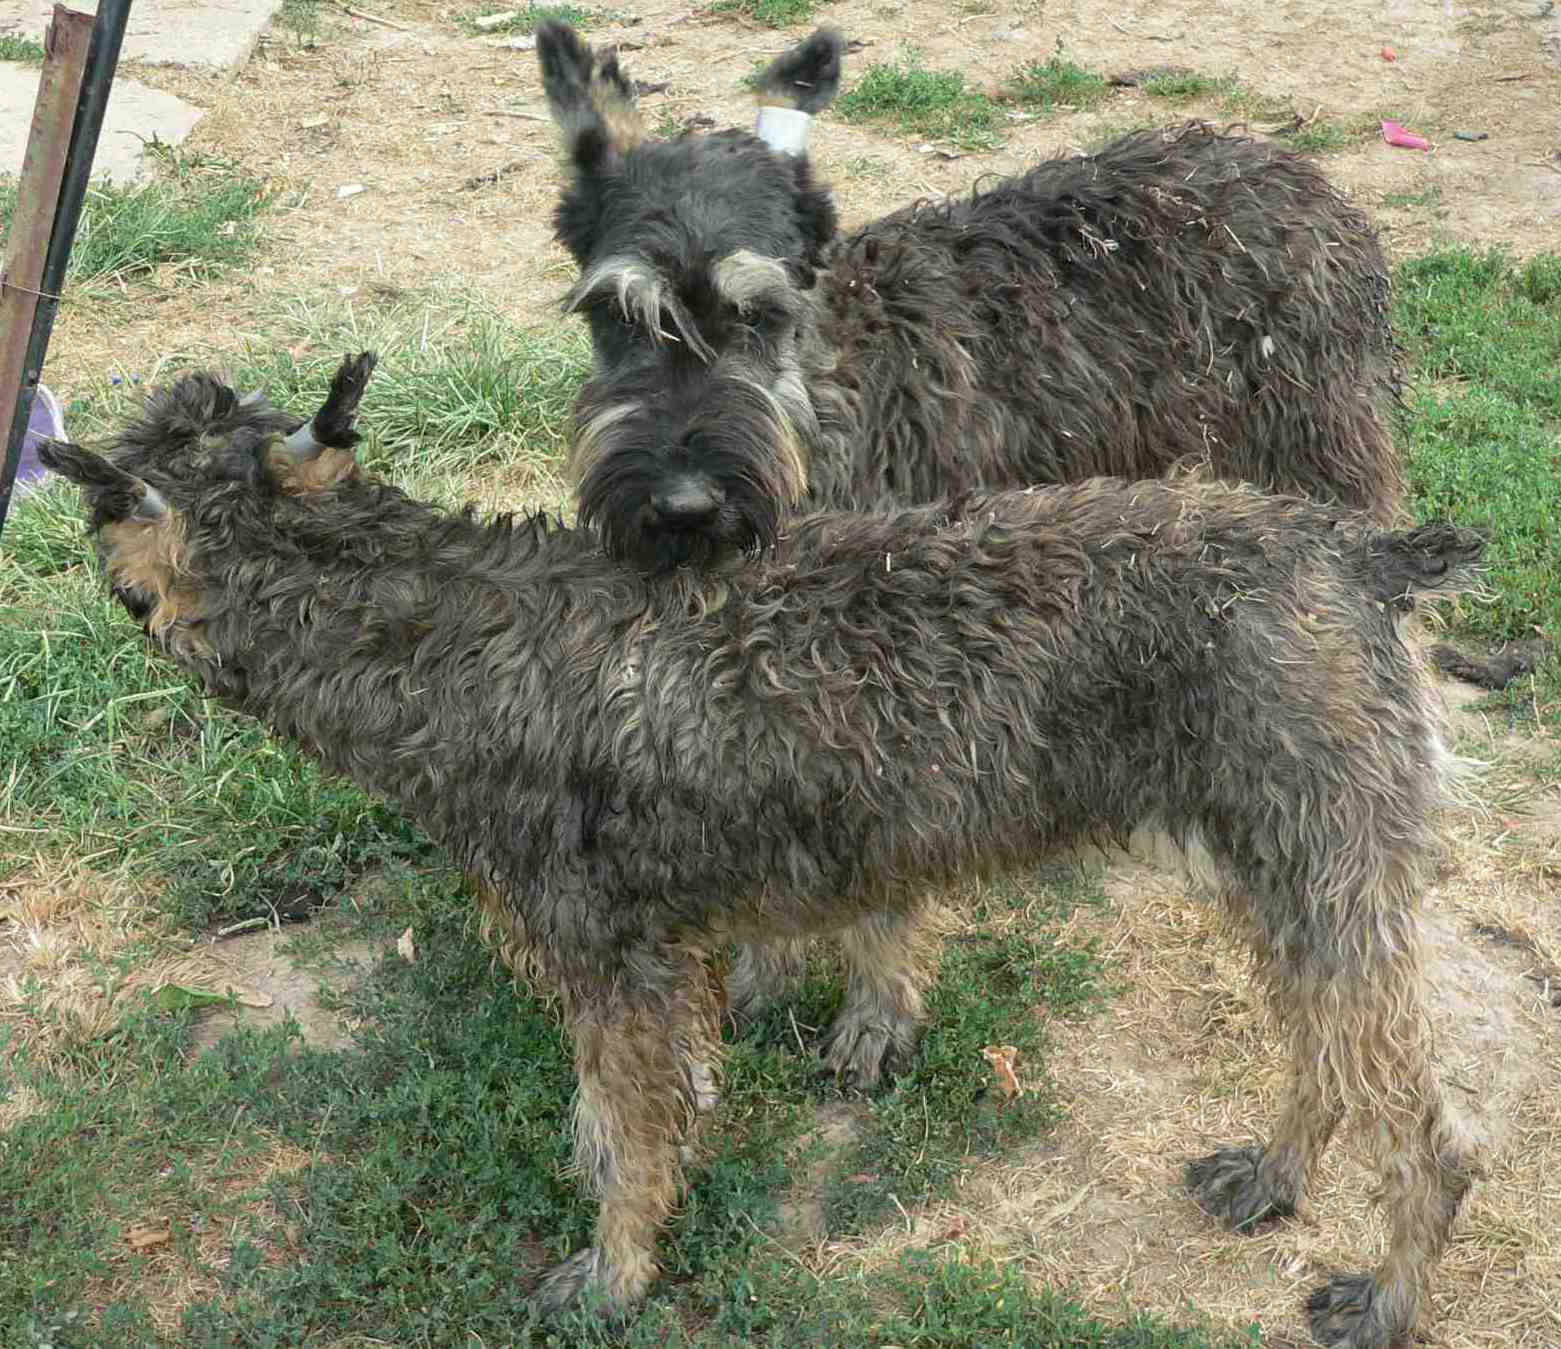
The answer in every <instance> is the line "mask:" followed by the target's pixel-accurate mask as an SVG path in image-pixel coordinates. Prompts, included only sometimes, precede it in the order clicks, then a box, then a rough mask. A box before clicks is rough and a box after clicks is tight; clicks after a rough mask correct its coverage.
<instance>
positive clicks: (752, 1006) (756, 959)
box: [726, 937, 807, 1030]
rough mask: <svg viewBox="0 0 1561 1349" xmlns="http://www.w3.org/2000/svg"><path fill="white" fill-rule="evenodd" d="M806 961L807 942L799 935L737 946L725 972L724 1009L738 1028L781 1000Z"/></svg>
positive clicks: (744, 1027) (745, 1026) (744, 1026)
mask: <svg viewBox="0 0 1561 1349" xmlns="http://www.w3.org/2000/svg"><path fill="white" fill-rule="evenodd" d="M806 963H807V944H806V943H805V942H804V941H802V940H801V939H799V938H794V937H773V938H767V939H765V940H763V941H751V942H748V943H747V944H746V945H743V946H740V947H738V949H737V954H736V955H735V956H734V957H733V959H732V966H731V969H729V970H728V971H727V974H726V1010H727V1012H728V1013H730V1015H731V1017H732V1019H733V1020H734V1021H735V1022H736V1023H737V1026H738V1029H739V1030H742V1029H746V1028H747V1027H748V1026H749V1025H750V1024H751V1023H752V1022H753V1020H754V1019H755V1018H756V1017H757V1016H758V1015H759V1014H760V1013H761V1012H763V1011H764V1010H765V1008H766V1007H769V1006H771V1005H772V1004H774V1003H777V1002H781V1001H783V1000H784V999H785V997H786V996H787V994H788V993H790V991H791V989H792V987H793V985H794V984H795V983H796V982H797V980H798V979H799V978H801V976H802V971H803V968H804V966H805V965H806Z"/></svg>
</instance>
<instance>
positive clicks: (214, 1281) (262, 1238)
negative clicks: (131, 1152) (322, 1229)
mask: <svg viewBox="0 0 1561 1349" xmlns="http://www.w3.org/2000/svg"><path fill="white" fill-rule="evenodd" d="M320 1160H321V1159H320V1158H318V1157H315V1156H313V1155H312V1154H311V1153H309V1152H306V1151H304V1149H302V1148H299V1147H296V1146H294V1145H293V1144H291V1143H287V1142H285V1141H284V1142H277V1143H275V1144H273V1145H272V1146H270V1147H269V1148H266V1149H265V1150H263V1151H262V1152H260V1153H258V1154H257V1155H254V1156H251V1157H248V1158H246V1159H245V1160H244V1161H243V1162H242V1163H239V1164H237V1165H225V1163H224V1161H223V1159H222V1158H220V1157H219V1158H215V1159H212V1164H211V1169H210V1173H209V1174H208V1175H206V1176H204V1177H203V1178H202V1181H203V1183H202V1184H200V1185H198V1186H197V1187H196V1190H195V1191H194V1194H195V1196H196V1201H197V1203H198V1204H199V1207H198V1208H195V1207H193V1206H192V1208H191V1210H190V1211H191V1212H197V1213H199V1214H200V1215H201V1216H200V1217H198V1218H197V1219H195V1220H193V1221H192V1220H190V1219H188V1218H186V1217H185V1216H184V1215H183V1214H175V1213H147V1214H145V1215H143V1217H142V1220H141V1221H140V1222H139V1223H137V1224H135V1225H133V1226H132V1227H131V1228H130V1229H129V1230H128V1231H127V1232H126V1234H125V1240H124V1241H123V1242H122V1243H121V1245H120V1247H119V1248H118V1249H116V1250H114V1251H111V1252H105V1253H104V1254H105V1255H106V1258H107V1262H108V1264H109V1265H110V1267H111V1269H112V1271H113V1272H112V1273H111V1274H108V1275H103V1276H99V1277H97V1278H95V1279H93V1280H92V1281H91V1283H90V1284H89V1289H90V1293H89V1296H90V1297H91V1298H92V1300H93V1301H94V1302H96V1303H97V1304H98V1305H100V1306H102V1305H107V1304H110V1303H112V1302H116V1301H121V1300H123V1299H125V1298H126V1297H127V1296H129V1295H131V1294H139V1295H140V1296H141V1297H144V1298H145V1299H146V1303H147V1308H148V1312H149V1314H150V1316H151V1320H152V1323H153V1325H154V1326H155V1327H156V1329H157V1331H158V1333H159V1334H160V1335H162V1336H164V1337H166V1339H167V1341H168V1342H169V1343H177V1342H178V1339H179V1337H180V1334H181V1332H182V1330H183V1327H184V1313H185V1311H186V1310H187V1309H188V1308H190V1307H192V1306H194V1305H196V1304H197V1303H211V1302H213V1301H216V1302H219V1303H220V1302H223V1301H225V1300H226V1296H227V1295H226V1292H225V1290H224V1288H223V1278H222V1275H223V1271H225V1270H226V1269H227V1268H228V1265H229V1264H230V1263H231V1260H232V1252H233V1248H234V1246H235V1244H236V1243H237V1242H238V1241H239V1240H241V1239H242V1240H245V1241H247V1242H249V1243H250V1244H251V1245H253V1246H255V1247H257V1248H258V1249H259V1250H260V1252H261V1255H262V1258H263V1259H264V1260H265V1262H266V1263H267V1264H271V1265H282V1264H286V1263H288V1262H289V1261H293V1260H296V1259H297V1258H298V1251H297V1244H298V1227H297V1223H296V1221H295V1220H289V1219H288V1218H287V1217H286V1216H285V1215H284V1214H283V1213H282V1212H281V1211H280V1210H279V1209H278V1208H277V1206H276V1203H275V1201H274V1200H273V1198H272V1197H271V1195H269V1194H267V1193H265V1192H264V1187H265V1185H266V1182H267V1181H269V1180H271V1179H272V1177H275V1176H292V1175H295V1174H297V1173H299V1172H301V1171H303V1170H305V1169H306V1168H308V1167H310V1166H313V1165H316V1164H317V1163H318V1162H319V1161H320ZM202 1200H204V1202H201V1201H202ZM212 1212H217V1213H220V1214H221V1215H222V1220H221V1221H213V1220H211V1219H209V1218H207V1217H205V1215H206V1214H209V1213H212Z"/></svg>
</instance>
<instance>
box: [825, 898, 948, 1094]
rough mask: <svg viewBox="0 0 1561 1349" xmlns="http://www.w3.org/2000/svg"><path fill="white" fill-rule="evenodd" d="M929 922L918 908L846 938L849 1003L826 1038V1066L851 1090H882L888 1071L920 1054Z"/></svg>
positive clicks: (880, 916)
mask: <svg viewBox="0 0 1561 1349" xmlns="http://www.w3.org/2000/svg"><path fill="white" fill-rule="evenodd" d="M926 919H927V910H926V908H925V906H923V905H917V906H916V907H914V908H912V909H911V910H909V911H907V912H904V913H890V912H885V913H876V914H872V915H869V916H868V917H866V918H863V919H860V920H859V921H857V922H856V923H853V924H852V925H851V926H850V927H848V928H846V929H845V930H844V931H843V932H842V933H841V934H840V945H841V948H842V950H843V951H844V953H845V958H846V968H847V971H848V973H847V980H848V982H847V986H846V1002H845V1006H844V1007H843V1008H841V1010H840V1014H839V1015H838V1016H836V1017H835V1022H834V1025H832V1026H831V1027H830V1029H829V1034H828V1036H827V1037H826V1043H825V1047H824V1067H825V1068H826V1069H828V1070H829V1071H830V1072H832V1073H834V1074H835V1076H836V1077H837V1078H839V1079H840V1080H841V1082H843V1083H845V1084H846V1085H849V1086H854V1087H859V1088H863V1089H866V1088H870V1087H873V1086H876V1085H877V1083H878V1081H879V1079H880V1078H881V1077H882V1076H883V1073H884V1070H885V1069H886V1068H888V1067H891V1066H892V1065H893V1064H894V1063H895V1062H899V1063H901V1064H903V1063H905V1062H906V1061H907V1060H908V1059H909V1058H910V1056H911V1054H912V1053H913V1052H914V1051H915V1048H916V1041H917V1039H918V1038H919V1036H920V1034H921V1023H922V1018H923V1011H922V989H923V988H924V987H925V986H926V981H927V973H926V962H925V959H924V956H923V950H922V948H923V946H924V945H925V944H926V932H927V929H928V927H929V926H930V925H929V924H928V923H927V921H926Z"/></svg>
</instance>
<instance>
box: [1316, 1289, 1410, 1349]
mask: <svg viewBox="0 0 1561 1349" xmlns="http://www.w3.org/2000/svg"><path fill="white" fill-rule="evenodd" d="M1380 1307H1381V1303H1380V1302H1379V1300H1378V1297H1377V1281H1376V1280H1375V1279H1374V1278H1372V1277H1371V1275H1369V1274H1339V1275H1336V1276H1335V1277H1333V1278H1331V1279H1329V1280H1328V1282H1327V1283H1325V1284H1323V1285H1322V1286H1321V1287H1320V1288H1317V1289H1315V1290H1314V1291H1313V1292H1312V1295H1311V1296H1310V1297H1309V1298H1307V1299H1306V1319H1307V1323H1308V1324H1309V1325H1310V1326H1311V1329H1312V1334H1313V1336H1315V1337H1316V1339H1317V1342H1318V1343H1319V1344H1326V1345H1329V1346H1336V1347H1337V1349H1388V1346H1389V1345H1392V1344H1393V1343H1394V1342H1395V1338H1396V1337H1395V1335H1394V1332H1393V1330H1392V1329H1391V1327H1388V1326H1385V1325H1383V1324H1382V1318H1381V1316H1380V1314H1379V1311H1380Z"/></svg>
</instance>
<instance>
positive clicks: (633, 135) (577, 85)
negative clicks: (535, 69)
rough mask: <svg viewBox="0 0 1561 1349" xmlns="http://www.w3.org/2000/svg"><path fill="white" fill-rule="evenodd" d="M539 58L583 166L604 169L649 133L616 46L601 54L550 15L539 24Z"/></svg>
mask: <svg viewBox="0 0 1561 1349" xmlns="http://www.w3.org/2000/svg"><path fill="white" fill-rule="evenodd" d="M537 61H538V63H539V64H540V65H541V67H542V88H543V91H544V92H545V93H546V94H547V104H548V107H549V109H551V111H552V113H553V120H554V121H555V122H557V123H558V125H559V126H560V127H561V128H562V129H563V132H564V144H565V146H566V147H567V149H568V151H569V157H570V159H571V160H572V161H573V162H574V166H575V168H576V169H577V170H578V171H579V172H581V173H597V172H600V171H601V170H602V169H604V168H607V167H608V166H610V165H611V164H612V162H613V161H614V160H616V159H619V158H621V157H622V156H624V155H626V154H628V152H629V151H630V150H632V149H633V148H634V147H635V146H636V145H638V144H639V143H640V141H642V140H643V139H644V138H645V124H644V122H643V121H641V119H640V114H639V109H637V108H636V107H635V106H634V88H633V86H632V85H631V84H630V83H629V80H628V78H627V76H625V75H624V73H623V71H622V70H620V69H619V68H618V55H617V53H616V52H608V53H607V55H606V56H605V57H602V58H600V59H598V58H597V56H596V53H595V52H593V51H592V50H591V48H590V46H589V45H588V44H586V43H584V42H582V41H581V40H580V36H579V34H577V33H576V32H575V30H574V29H573V28H571V27H570V26H569V25H568V24H567V23H559V22H557V21H556V20H549V21H548V22H546V23H542V24H539V25H538V26H537Z"/></svg>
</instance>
